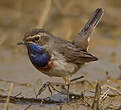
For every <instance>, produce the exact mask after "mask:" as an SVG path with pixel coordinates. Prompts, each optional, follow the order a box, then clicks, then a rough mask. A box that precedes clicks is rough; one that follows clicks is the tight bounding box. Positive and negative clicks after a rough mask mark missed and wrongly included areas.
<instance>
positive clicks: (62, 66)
mask: <svg viewBox="0 0 121 110" xmlns="http://www.w3.org/2000/svg"><path fill="white" fill-rule="evenodd" d="M77 70H78V67H77V65H76V64H72V63H67V62H65V61H63V60H54V61H53V66H52V68H51V69H49V70H48V71H42V72H43V73H44V74H46V75H48V76H56V77H64V76H67V75H72V74H74V73H75V72H76V71H77Z"/></svg>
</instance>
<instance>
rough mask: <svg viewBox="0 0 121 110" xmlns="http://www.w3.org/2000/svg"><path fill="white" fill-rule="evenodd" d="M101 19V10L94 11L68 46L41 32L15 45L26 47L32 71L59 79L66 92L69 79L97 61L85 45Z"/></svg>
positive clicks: (61, 40)
mask: <svg viewBox="0 0 121 110" xmlns="http://www.w3.org/2000/svg"><path fill="white" fill-rule="evenodd" d="M102 15H103V9H102V8H97V9H96V11H95V12H94V14H93V15H92V16H91V18H90V19H89V20H88V21H87V23H86V24H85V26H84V27H83V28H82V30H81V31H80V32H79V33H78V34H77V36H76V37H75V39H74V40H73V41H72V42H70V41H67V40H64V39H62V38H59V37H56V36H54V35H53V34H51V33H49V32H48V31H46V30H44V29H32V30H31V31H29V32H27V33H25V35H24V39H23V41H22V42H20V43H18V45H20V44H24V45H25V46H26V47H27V50H28V55H29V58H30V60H31V62H32V64H33V65H34V67H35V68H36V69H38V70H39V71H40V72H42V73H44V74H46V75H48V76H50V77H51V76H54V77H62V78H63V79H64V80H65V83H66V84H67V85H68V88H69V84H70V78H69V77H70V76H71V75H73V74H75V73H76V72H77V71H78V70H79V69H80V68H81V67H82V65H84V64H85V63H88V62H92V61H96V60H98V59H97V58H96V57H95V56H94V55H92V54H90V53H88V44H89V39H90V35H91V34H92V32H93V31H94V29H95V27H96V25H97V24H98V23H99V20H100V19H101V17H102ZM38 94H40V91H39V93H38Z"/></svg>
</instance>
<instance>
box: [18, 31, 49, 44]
mask: <svg viewBox="0 0 121 110" xmlns="http://www.w3.org/2000/svg"><path fill="white" fill-rule="evenodd" d="M48 41H49V37H48V32H47V31H45V30H44V29H32V30H31V31H29V32H27V33H25V34H24V39H23V40H22V41H21V42H19V43H17V44H18V45H22V44H23V45H27V44H38V45H41V46H43V45H45V44H46V43H47V42H48Z"/></svg>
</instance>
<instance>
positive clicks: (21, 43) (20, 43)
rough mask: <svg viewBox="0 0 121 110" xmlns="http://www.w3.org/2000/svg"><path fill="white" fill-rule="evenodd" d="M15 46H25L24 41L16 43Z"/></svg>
mask: <svg viewBox="0 0 121 110" xmlns="http://www.w3.org/2000/svg"><path fill="white" fill-rule="evenodd" d="M17 45H25V41H21V42H18V43H17Z"/></svg>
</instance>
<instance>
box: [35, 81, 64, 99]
mask: <svg viewBox="0 0 121 110" xmlns="http://www.w3.org/2000/svg"><path fill="white" fill-rule="evenodd" d="M47 87H48V89H49V92H50V93H51V95H52V90H54V91H56V92H59V93H62V92H60V91H58V90H57V89H56V88H55V87H53V85H52V84H51V82H49V81H48V82H46V83H44V84H43V85H42V87H41V88H40V89H39V92H38V93H37V95H36V98H37V97H38V96H39V95H40V94H41V93H42V92H43V91H44V90H45V89H46V88H47ZM51 88H52V90H51Z"/></svg>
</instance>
